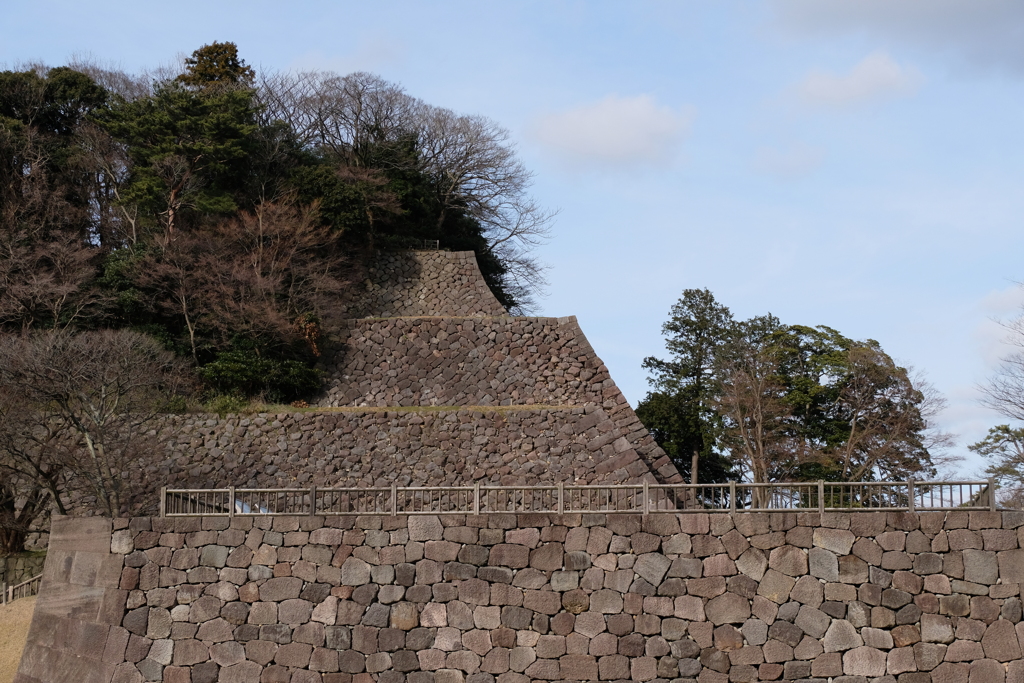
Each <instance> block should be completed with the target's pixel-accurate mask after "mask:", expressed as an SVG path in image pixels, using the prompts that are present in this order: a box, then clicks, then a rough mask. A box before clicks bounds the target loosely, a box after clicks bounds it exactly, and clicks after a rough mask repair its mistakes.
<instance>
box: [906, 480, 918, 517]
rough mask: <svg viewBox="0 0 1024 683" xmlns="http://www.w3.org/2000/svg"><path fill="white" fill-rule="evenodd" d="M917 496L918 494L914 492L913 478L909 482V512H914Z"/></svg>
mask: <svg viewBox="0 0 1024 683" xmlns="http://www.w3.org/2000/svg"><path fill="white" fill-rule="evenodd" d="M916 497H917V495H916V493H915V492H914V480H913V479H911V480H910V481H908V482H907V512H914V507H915V505H914V498H916Z"/></svg>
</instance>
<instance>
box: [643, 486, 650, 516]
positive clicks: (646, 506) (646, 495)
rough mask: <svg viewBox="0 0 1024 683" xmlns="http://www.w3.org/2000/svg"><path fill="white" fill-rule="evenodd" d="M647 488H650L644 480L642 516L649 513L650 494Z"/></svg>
mask: <svg viewBox="0 0 1024 683" xmlns="http://www.w3.org/2000/svg"><path fill="white" fill-rule="evenodd" d="M649 486H650V484H648V483H647V480H646V479H644V514H645V515H646V514H647V513H648V512H650V509H651V503H650V500H651V499H650V495H651V494H650V489H649V488H648V487H649Z"/></svg>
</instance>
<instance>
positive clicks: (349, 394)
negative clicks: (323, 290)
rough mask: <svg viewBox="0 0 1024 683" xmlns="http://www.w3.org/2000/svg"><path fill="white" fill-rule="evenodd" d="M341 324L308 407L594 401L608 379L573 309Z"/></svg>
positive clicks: (601, 398)
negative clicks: (320, 393)
mask: <svg viewBox="0 0 1024 683" xmlns="http://www.w3.org/2000/svg"><path fill="white" fill-rule="evenodd" d="M346 332H347V334H339V335H338V341H339V342H341V343H340V344H338V346H339V347H340V348H338V350H337V351H336V352H335V353H334V354H333V356H332V358H331V360H330V361H329V362H328V363H325V366H326V367H325V370H326V371H327V373H328V379H327V387H326V391H325V393H326V396H325V397H324V398H323V399H321V400H320V401H319V402H318V405H323V406H360V405H369V406H419V405H427V406H429V405H443V406H459V405H470V406H486V405H529V404H549V405H550V404H554V405H584V404H594V405H600V404H601V403H602V402H603V401H604V400H605V399H606V398H607V396H606V392H605V390H606V389H608V388H612V387H614V386H615V384H614V382H613V381H612V380H611V378H610V376H609V374H608V369H607V368H606V367H605V366H604V364H603V363H602V362H601V360H600V359H599V358H598V357H597V356H596V355H595V354H594V351H593V349H592V348H591V346H590V344H589V342H587V339H586V337H585V336H584V335H583V332H582V330H580V327H579V325H578V324H577V322H576V318H575V317H569V318H389V319H370V320H365V321H363V320H353V321H349V323H348V328H347V330H346ZM342 340H343V341H342Z"/></svg>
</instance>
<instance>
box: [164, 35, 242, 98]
mask: <svg viewBox="0 0 1024 683" xmlns="http://www.w3.org/2000/svg"><path fill="white" fill-rule="evenodd" d="M254 78H256V72H254V71H253V70H252V69H251V68H250V67H249V66H247V65H246V63H245V60H243V59H240V58H239V57H238V47H237V46H236V45H235V44H234V43H210V44H209V45H203V46H202V47H201V48H199V49H198V50H196V51H195V52H193V53H192V56H191V57H187V58H186V59H185V73H183V74H181V75H180V76H178V78H177V80H178V82H180V83H184V84H185V85H188V86H192V87H198V88H204V87H210V86H211V85H228V84H229V85H236V84H242V85H250V84H251V83H252V81H253V79H254Z"/></svg>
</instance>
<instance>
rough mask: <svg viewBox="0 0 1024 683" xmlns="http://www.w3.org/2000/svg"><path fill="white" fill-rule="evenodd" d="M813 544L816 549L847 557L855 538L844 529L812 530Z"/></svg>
mask: <svg viewBox="0 0 1024 683" xmlns="http://www.w3.org/2000/svg"><path fill="white" fill-rule="evenodd" d="M813 538H814V540H813V543H814V545H815V546H816V547H819V548H825V549H826V550H830V551H832V552H833V553H835V554H836V555H848V554H849V553H850V549H851V548H852V547H853V542H854V541H855V540H856V537H855V536H854V535H853V532H851V531H848V530H846V529H824V528H820V527H819V528H816V529H815V530H814V536H813Z"/></svg>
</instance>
